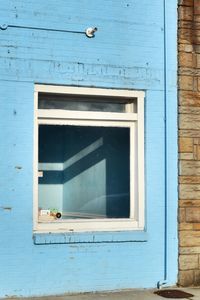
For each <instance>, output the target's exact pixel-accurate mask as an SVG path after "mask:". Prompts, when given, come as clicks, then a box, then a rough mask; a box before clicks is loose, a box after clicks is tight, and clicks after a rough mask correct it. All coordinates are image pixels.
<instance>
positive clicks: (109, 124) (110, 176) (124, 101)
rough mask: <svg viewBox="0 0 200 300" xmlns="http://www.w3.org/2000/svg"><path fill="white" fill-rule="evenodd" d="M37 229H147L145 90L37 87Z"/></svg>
mask: <svg viewBox="0 0 200 300" xmlns="http://www.w3.org/2000/svg"><path fill="white" fill-rule="evenodd" d="M34 137H35V140H34V144H35V151H34V153H35V154H34V229H35V230H38V231H44V232H45V231H53V232H54V231H55V232H56V231H64V232H67V231H105V230H111V231H113V230H117V231H119V230H133V229H143V228H144V92H142V91H133V90H117V89H116V90H114V89H97V88H82V87H63V86H49V85H36V86H35V135H34Z"/></svg>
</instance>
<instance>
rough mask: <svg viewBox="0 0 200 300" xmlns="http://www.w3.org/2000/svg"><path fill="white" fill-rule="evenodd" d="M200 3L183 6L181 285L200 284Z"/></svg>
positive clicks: (188, 0)
mask: <svg viewBox="0 0 200 300" xmlns="http://www.w3.org/2000/svg"><path fill="white" fill-rule="evenodd" d="M199 75H200V1H199V0H182V1H180V3H179V158H180V168H179V183H180V184H179V199H180V200H179V237H180V240H179V246H180V247H179V253H180V255H179V269H180V273H179V283H180V284H181V285H183V286H188V285H193V284H194V285H200V260H199V259H200V78H199Z"/></svg>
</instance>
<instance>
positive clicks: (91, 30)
mask: <svg viewBox="0 0 200 300" xmlns="http://www.w3.org/2000/svg"><path fill="white" fill-rule="evenodd" d="M97 30H98V29H97V27H89V28H87V29H86V31H85V34H86V35H87V37H89V38H92V37H94V36H95V35H94V34H95V32H96V31H97Z"/></svg>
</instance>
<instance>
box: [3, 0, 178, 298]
mask: <svg viewBox="0 0 200 300" xmlns="http://www.w3.org/2000/svg"><path fill="white" fill-rule="evenodd" d="M164 5H165V2H164V1H158V0H152V1H145V0H127V1H125V0H117V1H114V0H95V1H89V0H80V1H78V0H68V1H65V0H57V1H47V0H44V1H39V0H35V1H33V0H29V1H26V0H8V1H1V10H0V22H1V24H4V23H5V24H8V25H14V26H22V27H23V26H25V27H26V26H30V27H37V28H46V30H36V29H32V30H30V29H25V28H14V27H8V28H7V29H6V30H0V222H1V225H0V262H1V263H0V265H1V271H0V297H6V296H7V295H8V296H13V295H17V296H31V295H47V294H59V293H60V294H61V293H66V292H85V291H100V290H114V289H123V288H135V287H137V288H138V287H143V288H146V287H155V286H156V284H157V282H158V281H163V280H164V272H165V270H167V282H168V284H169V285H170V284H174V283H176V276H177V225H176V222H177V220H176V216H177V145H176V143H177V142H176V140H177V99H176V97H177V95H176V18H177V16H176V1H174V0H169V1H167V3H166V6H164ZM164 8H165V9H164ZM164 15H165V18H164ZM90 26H96V27H98V31H97V33H96V36H95V38H92V39H88V38H87V37H86V36H85V35H84V34H81V33H70V32H68V33H67V32H59V31H58V32H55V31H50V30H48V29H58V30H69V31H78V32H82V31H84V30H85V29H86V28H87V27H90ZM35 83H44V84H62V85H78V86H95V87H105V88H123V89H126V88H128V89H142V90H145V91H146V100H145V173H146V179H145V180H146V181H145V194H146V232H144V233H136V232H135V233H134V232H133V233H121V234H119V233H98V234H95V233H93V234H92V237H91V235H88V234H79V235H72V236H69V237H68V236H67V237H65V238H66V240H67V243H63V239H61V240H60V242H59V239H60V237H59V236H55V237H53V238H50V239H49V242H48V243H47V244H44V238H43V237H41V236H34V238H33V231H32V226H33V217H32V215H33V209H32V207H33V91H34V84H35ZM165 100H166V104H167V105H166V106H165ZM165 108H166V111H167V119H166V126H167V127H166V128H165V114H164V112H165ZM165 129H167V130H166V131H165ZM165 134H166V139H165ZM165 142H166V143H165ZM165 151H166V154H167V156H166V158H167V160H166V162H167V164H166V166H167V168H166V171H167V172H166V176H167V177H166V178H165V157H164V154H165ZM165 179H166V180H165ZM165 184H167V185H165ZM165 187H166V189H165ZM166 192H167V193H166ZM165 196H166V198H165ZM165 200H166V202H165ZM166 203H167V205H165V204H166ZM5 208H7V209H5ZM166 212H167V214H166ZM165 216H166V217H167V228H166V229H167V240H165V238H164V234H165V226H164V219H165ZM47 240H48V237H47ZM41 241H42V242H41ZM51 242H54V244H51ZM69 242H70V243H69ZM165 247H166V248H165ZM165 249H167V260H166V262H167V264H166V266H165V256H164V254H165Z"/></svg>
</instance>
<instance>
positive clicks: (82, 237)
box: [33, 230, 148, 245]
mask: <svg viewBox="0 0 200 300" xmlns="http://www.w3.org/2000/svg"><path fill="white" fill-rule="evenodd" d="M147 240H148V235H147V232H146V231H139V230H138V231H136V230H135V231H121V232H120V231H117V232H85V233H80V232H76V233H75V232H70V233H69V232H67V233H65V232H58V233H55V232H53V233H52V232H34V233H33V242H34V244H35V245H49V244H79V243H111V242H113V243H118V242H121V243H124V242H147Z"/></svg>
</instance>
